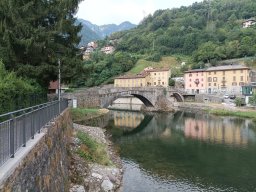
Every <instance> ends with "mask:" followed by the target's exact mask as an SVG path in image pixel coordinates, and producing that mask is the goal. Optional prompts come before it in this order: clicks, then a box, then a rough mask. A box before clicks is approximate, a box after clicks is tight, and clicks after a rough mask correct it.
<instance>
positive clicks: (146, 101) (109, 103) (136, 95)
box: [103, 93, 154, 108]
mask: <svg viewBox="0 0 256 192" xmlns="http://www.w3.org/2000/svg"><path fill="white" fill-rule="evenodd" d="M127 95H132V96H134V97H136V98H138V99H139V100H140V101H141V102H142V103H143V104H144V105H145V106H146V107H154V105H153V104H152V102H151V101H150V100H149V99H147V98H146V97H144V96H143V95H140V94H135V93H129V94H127ZM123 96H124V95H123V94H122V93H118V94H116V95H111V96H110V97H109V100H108V101H107V102H105V103H104V105H103V107H104V108H106V107H108V106H109V105H111V104H113V102H114V101H115V100H116V99H118V98H122V97H123Z"/></svg>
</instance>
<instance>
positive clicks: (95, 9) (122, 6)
mask: <svg viewBox="0 0 256 192" xmlns="http://www.w3.org/2000/svg"><path fill="white" fill-rule="evenodd" d="M201 1H202V0H84V1H83V2H82V3H80V5H79V10H78V13H77V15H76V16H77V17H78V18H81V19H85V20H88V21H90V22H92V23H93V24H97V25H104V24H112V23H114V24H120V23H122V22H124V21H130V22H131V23H133V24H138V23H139V22H140V21H141V20H142V19H143V18H144V17H145V16H147V15H148V14H150V13H151V14H153V13H154V12H155V11H156V10H158V9H167V8H170V9H171V8H179V7H180V6H188V5H192V4H193V3H194V2H201Z"/></svg>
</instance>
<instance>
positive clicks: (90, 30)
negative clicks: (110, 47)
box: [77, 19, 136, 46]
mask: <svg viewBox="0 0 256 192" xmlns="http://www.w3.org/2000/svg"><path fill="white" fill-rule="evenodd" d="M78 23H81V24H82V30H81V32H80V35H81V36H82V39H81V42H80V44H79V45H80V46H82V45H85V44H87V43H89V42H90V41H95V40H100V39H104V38H105V37H106V36H109V35H111V34H112V33H114V32H119V31H125V30H129V29H132V28H135V27H136V25H134V24H132V23H130V22H129V21H125V22H123V23H121V24H120V25H116V24H108V25H101V26H98V25H96V24H93V23H91V22H90V21H87V20H84V19H77V24H78Z"/></svg>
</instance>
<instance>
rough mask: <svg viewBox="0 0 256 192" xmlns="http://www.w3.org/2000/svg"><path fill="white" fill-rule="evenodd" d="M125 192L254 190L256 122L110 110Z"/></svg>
mask: <svg viewBox="0 0 256 192" xmlns="http://www.w3.org/2000/svg"><path fill="white" fill-rule="evenodd" d="M107 129H108V130H109V131H110V132H111V133H112V135H113V141H114V142H115V143H116V144H117V145H118V146H119V147H120V153H121V158H122V161H123V165H124V169H125V172H124V188H123V191H124V192H155V191H156V192H172V191H173V192H175V191H180V192H184V191H189V192H190V191H207V192H208V191H214V192H215V191H230V192H231V191H232V192H234V191H237V192H240V191H241V192H243V191H248V192H252V191H256V123H255V122H252V121H251V120H249V119H240V118H234V117H215V116H210V115H207V114H205V115H202V114H193V113H186V112H176V113H175V114H171V113H170V114H165V113H161V114H144V113H139V112H123V111H111V118H110V121H109V123H108V125H107Z"/></svg>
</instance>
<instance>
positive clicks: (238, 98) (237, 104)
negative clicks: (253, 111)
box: [235, 97, 243, 107]
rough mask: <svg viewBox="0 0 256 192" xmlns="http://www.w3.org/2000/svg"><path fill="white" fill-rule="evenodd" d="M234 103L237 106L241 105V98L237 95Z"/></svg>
mask: <svg viewBox="0 0 256 192" xmlns="http://www.w3.org/2000/svg"><path fill="white" fill-rule="evenodd" d="M235 104H236V106H238V107H240V106H242V104H243V100H242V98H240V97H237V98H236V99H235Z"/></svg>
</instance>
